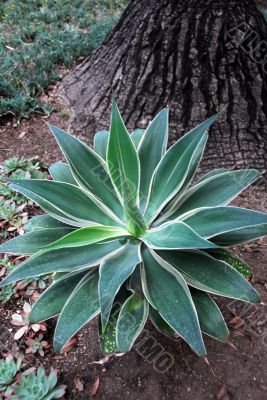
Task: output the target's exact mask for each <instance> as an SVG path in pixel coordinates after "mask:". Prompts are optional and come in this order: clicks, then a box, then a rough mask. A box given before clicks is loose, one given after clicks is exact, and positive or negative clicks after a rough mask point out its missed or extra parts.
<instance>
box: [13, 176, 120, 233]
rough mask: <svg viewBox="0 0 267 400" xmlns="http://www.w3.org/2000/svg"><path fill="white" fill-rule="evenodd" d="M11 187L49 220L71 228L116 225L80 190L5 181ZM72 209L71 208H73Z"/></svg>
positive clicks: (53, 184)
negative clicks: (49, 216) (29, 200)
mask: <svg viewBox="0 0 267 400" xmlns="http://www.w3.org/2000/svg"><path fill="white" fill-rule="evenodd" d="M8 182H11V187H12V188H13V189H16V190H18V191H19V192H20V193H22V194H24V195H25V196H27V197H29V198H30V199H31V200H33V201H35V202H36V203H37V204H39V206H40V207H41V208H42V209H43V210H44V211H46V212H47V213H49V214H50V215H52V217H54V218H56V219H59V220H61V221H62V220H63V221H62V222H66V221H68V222H69V223H70V224H71V225H75V224H76V225H77V224H78V225H80V226H81V225H90V224H91V225H92V224H94V225H95V224H97V225H99V224H102V225H115V226H117V225H119V223H118V222H116V221H115V220H113V219H111V218H110V217H109V216H108V215H107V214H105V212H104V211H103V210H102V209H101V208H100V206H98V205H97V204H96V203H95V202H94V201H93V200H91V199H90V198H89V197H88V196H87V195H86V194H85V193H84V192H83V191H82V190H81V189H79V188H78V187H77V186H74V185H70V184H69V183H63V182H54V181H46V180H44V179H41V180H38V179H8ZM74 205H75V206H74ZM62 216H63V218H62Z"/></svg>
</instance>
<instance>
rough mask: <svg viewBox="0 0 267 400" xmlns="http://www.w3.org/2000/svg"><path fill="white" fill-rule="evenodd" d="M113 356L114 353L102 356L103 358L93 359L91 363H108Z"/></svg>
mask: <svg viewBox="0 0 267 400" xmlns="http://www.w3.org/2000/svg"><path fill="white" fill-rule="evenodd" d="M111 357H113V356H112V354H110V355H108V356H106V357H104V358H101V360H98V361H92V362H90V363H89V364H99V365H104V364H106V363H107V362H108V361H109V360H110V358H111Z"/></svg>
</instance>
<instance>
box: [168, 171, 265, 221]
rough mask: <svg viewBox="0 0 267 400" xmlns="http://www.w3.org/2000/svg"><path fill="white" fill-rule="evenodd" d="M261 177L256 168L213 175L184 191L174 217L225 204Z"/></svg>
mask: <svg viewBox="0 0 267 400" xmlns="http://www.w3.org/2000/svg"><path fill="white" fill-rule="evenodd" d="M260 177H261V173H260V172H259V171H257V170H255V169H250V170H249V169H247V170H245V169H243V170H238V171H227V172H225V173H221V174H216V175H214V176H211V177H210V178H209V179H206V180H203V181H201V182H199V183H198V184H196V185H194V186H192V187H191V188H190V189H189V190H187V191H186V192H185V193H184V195H183V196H182V197H181V198H180V200H179V202H177V203H176V210H175V211H174V212H173V214H172V218H176V217H178V216H180V215H182V214H184V213H186V212H187V211H190V210H194V209H196V208H200V207H218V206H224V205H226V204H228V203H230V202H231V201H232V200H233V199H234V198H235V197H236V196H237V195H238V194H239V193H240V192H242V191H243V190H244V189H245V188H246V187H248V186H249V185H251V184H252V183H253V182H254V181H255V180H257V179H259V178H260Z"/></svg>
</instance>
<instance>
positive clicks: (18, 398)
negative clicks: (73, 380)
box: [11, 367, 66, 400]
mask: <svg viewBox="0 0 267 400" xmlns="http://www.w3.org/2000/svg"><path fill="white" fill-rule="evenodd" d="M65 390H66V386H65V385H60V386H57V374H56V371H54V370H52V371H51V372H50V374H49V376H46V374H45V370H44V368H42V367H39V368H38V370H37V372H36V373H35V374H33V373H31V374H29V375H21V377H20V379H19V382H18V384H17V385H16V386H15V389H14V395H13V396H12V397H11V400H51V399H60V398H61V397H62V396H63V395H64V393H65Z"/></svg>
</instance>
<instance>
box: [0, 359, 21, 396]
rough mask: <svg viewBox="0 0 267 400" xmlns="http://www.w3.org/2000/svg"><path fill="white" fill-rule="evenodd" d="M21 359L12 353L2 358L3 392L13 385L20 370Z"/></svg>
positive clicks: (0, 385)
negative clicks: (16, 358) (14, 356)
mask: <svg viewBox="0 0 267 400" xmlns="http://www.w3.org/2000/svg"><path fill="white" fill-rule="evenodd" d="M20 367H21V360H20V359H18V360H16V361H15V360H14V358H13V357H12V356H11V355H8V356H7V357H6V358H5V359H3V360H0V392H3V391H5V390H6V389H7V387H8V386H9V385H11V384H12V383H13V382H14V380H15V377H16V375H17V373H18V371H19V370H20Z"/></svg>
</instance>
